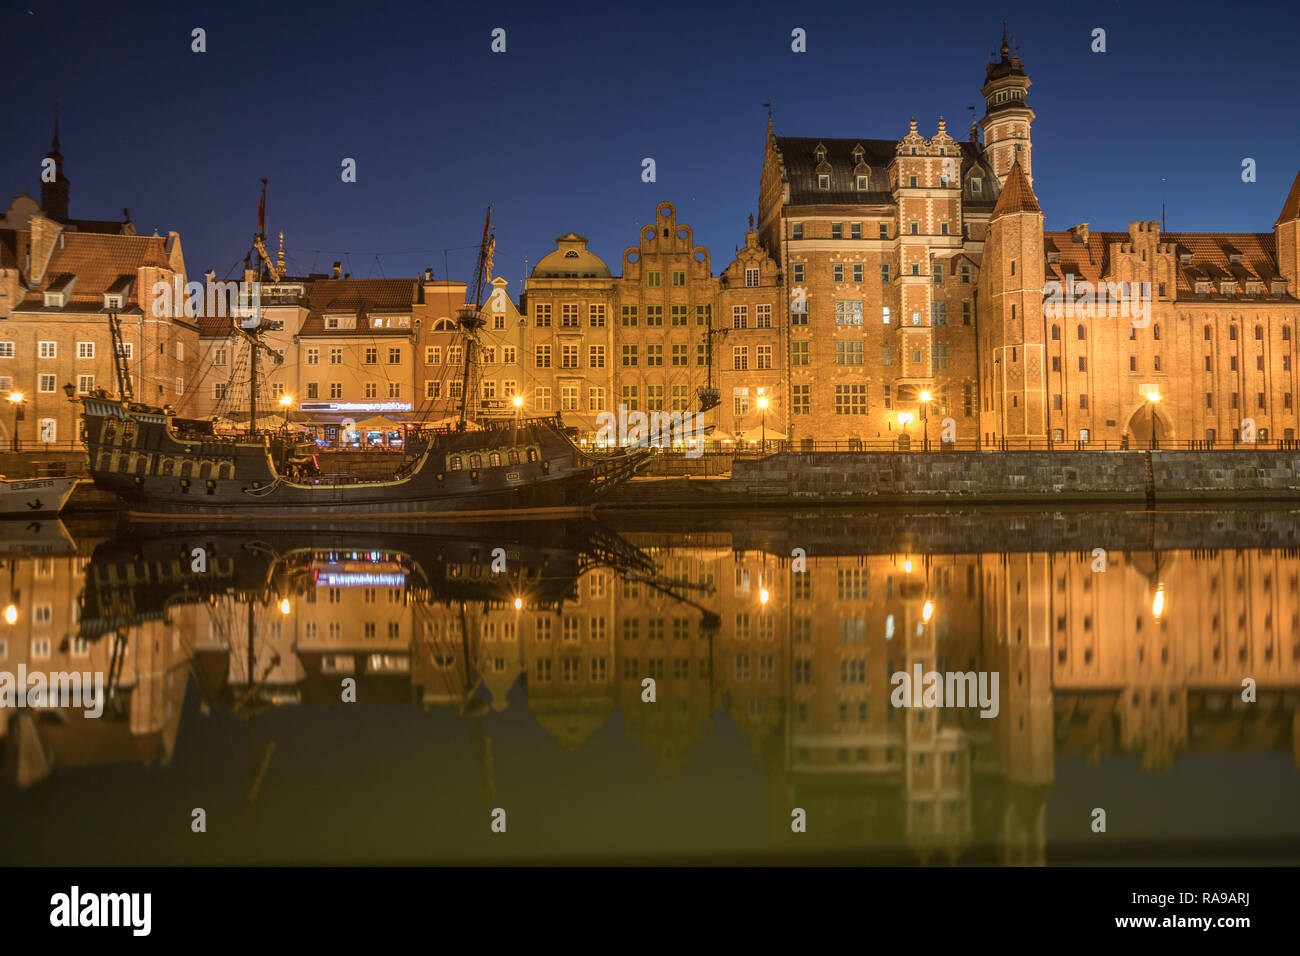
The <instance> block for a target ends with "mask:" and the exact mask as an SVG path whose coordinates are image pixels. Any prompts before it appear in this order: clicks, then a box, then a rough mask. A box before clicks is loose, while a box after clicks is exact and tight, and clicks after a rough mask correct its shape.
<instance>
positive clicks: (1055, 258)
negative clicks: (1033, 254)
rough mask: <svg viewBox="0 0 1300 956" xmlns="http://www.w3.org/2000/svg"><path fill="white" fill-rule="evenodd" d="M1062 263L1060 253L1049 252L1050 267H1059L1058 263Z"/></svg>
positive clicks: (1048, 262) (1048, 261)
mask: <svg viewBox="0 0 1300 956" xmlns="http://www.w3.org/2000/svg"><path fill="white" fill-rule="evenodd" d="M1060 261H1061V254H1060V253H1059V252H1056V251H1055V250H1053V251H1052V252H1049V253H1048V254H1047V264H1048V265H1051V266H1054V265H1057V264H1058V263H1060Z"/></svg>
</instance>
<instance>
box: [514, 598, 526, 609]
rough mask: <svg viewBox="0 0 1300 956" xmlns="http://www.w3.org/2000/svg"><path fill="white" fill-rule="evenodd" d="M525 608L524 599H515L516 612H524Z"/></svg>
mask: <svg viewBox="0 0 1300 956" xmlns="http://www.w3.org/2000/svg"><path fill="white" fill-rule="evenodd" d="M523 608H524V599H523V598H515V610H516V611H522V610H523Z"/></svg>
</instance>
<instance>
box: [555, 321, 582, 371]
mask: <svg viewBox="0 0 1300 956" xmlns="http://www.w3.org/2000/svg"><path fill="white" fill-rule="evenodd" d="M575 321H576V320H575ZM580 348H581V346H580V345H561V346H560V368H578V367H579V362H578V349H580Z"/></svg>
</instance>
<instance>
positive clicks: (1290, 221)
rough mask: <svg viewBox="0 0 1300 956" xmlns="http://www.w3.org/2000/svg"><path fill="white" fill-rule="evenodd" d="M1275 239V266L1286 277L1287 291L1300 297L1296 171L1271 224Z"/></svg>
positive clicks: (1299, 176)
mask: <svg viewBox="0 0 1300 956" xmlns="http://www.w3.org/2000/svg"><path fill="white" fill-rule="evenodd" d="M1273 235H1274V236H1275V237H1276V239H1277V268H1278V271H1279V272H1281V273H1282V278H1284V279H1286V290H1287V293H1288V294H1290V295H1292V296H1295V297H1300V173H1296V177H1295V182H1293V183H1292V184H1291V192H1289V193H1288V194H1287V197H1286V202H1284V203H1283V204H1282V212H1281V213H1280V214H1279V215H1278V217H1277V222H1275V223H1274V224H1273Z"/></svg>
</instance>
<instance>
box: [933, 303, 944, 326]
mask: <svg viewBox="0 0 1300 956" xmlns="http://www.w3.org/2000/svg"><path fill="white" fill-rule="evenodd" d="M930 324H931V325H947V324H948V303H947V302H931V303H930Z"/></svg>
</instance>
